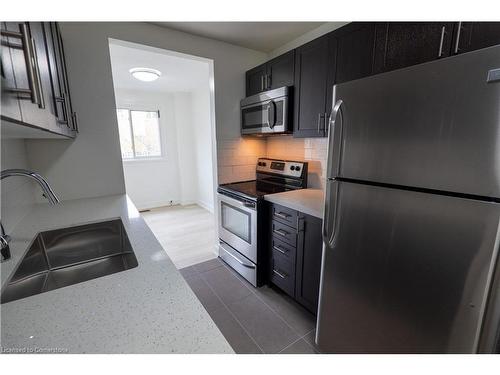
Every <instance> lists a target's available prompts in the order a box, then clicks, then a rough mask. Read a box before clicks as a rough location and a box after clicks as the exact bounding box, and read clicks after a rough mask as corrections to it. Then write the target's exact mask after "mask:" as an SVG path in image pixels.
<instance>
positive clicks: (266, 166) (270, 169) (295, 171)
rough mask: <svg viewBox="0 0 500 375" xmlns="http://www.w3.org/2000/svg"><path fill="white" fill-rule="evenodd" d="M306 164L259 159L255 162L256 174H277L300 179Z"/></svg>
mask: <svg viewBox="0 0 500 375" xmlns="http://www.w3.org/2000/svg"><path fill="white" fill-rule="evenodd" d="M305 165H307V163H306V162H301V161H288V160H275V159H259V160H258V162H257V172H267V173H277V174H280V175H283V176H290V177H301V176H302V173H303V171H304V166H305Z"/></svg>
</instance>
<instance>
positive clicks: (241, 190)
mask: <svg viewBox="0 0 500 375" xmlns="http://www.w3.org/2000/svg"><path fill="white" fill-rule="evenodd" d="M220 190H222V191H225V192H229V193H236V194H238V195H244V196H246V197H247V198H250V199H254V200H255V199H260V198H262V197H263V196H264V195H266V194H273V193H282V192H284V191H287V190H291V189H287V188H286V187H284V186H279V185H273V184H269V183H266V182H261V181H257V180H254V181H244V182H236V183H232V184H225V185H220V186H219V191H220Z"/></svg>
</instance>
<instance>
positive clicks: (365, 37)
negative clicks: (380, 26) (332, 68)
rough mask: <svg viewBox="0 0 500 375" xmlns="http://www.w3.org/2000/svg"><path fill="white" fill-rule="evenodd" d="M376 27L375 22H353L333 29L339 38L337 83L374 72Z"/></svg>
mask: <svg viewBox="0 0 500 375" xmlns="http://www.w3.org/2000/svg"><path fill="white" fill-rule="evenodd" d="M375 28H376V24H375V23H374V22H353V23H350V24H348V25H346V26H344V27H342V28H340V29H338V30H335V31H333V34H334V35H335V37H336V38H337V40H338V49H337V73H336V76H335V83H342V82H347V81H352V80H354V79H358V78H363V77H366V76H369V75H371V74H372V73H373V57H374V49H375Z"/></svg>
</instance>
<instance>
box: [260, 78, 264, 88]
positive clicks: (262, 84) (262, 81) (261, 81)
mask: <svg viewBox="0 0 500 375" xmlns="http://www.w3.org/2000/svg"><path fill="white" fill-rule="evenodd" d="M260 91H264V76H260Z"/></svg>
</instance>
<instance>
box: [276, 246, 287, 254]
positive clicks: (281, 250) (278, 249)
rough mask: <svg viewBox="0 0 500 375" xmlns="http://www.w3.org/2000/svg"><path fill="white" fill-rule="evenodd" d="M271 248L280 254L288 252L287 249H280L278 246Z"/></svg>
mask: <svg viewBox="0 0 500 375" xmlns="http://www.w3.org/2000/svg"><path fill="white" fill-rule="evenodd" d="M273 249H274V250H276V251H278V252H280V253H281V254H285V255H286V253H287V252H288V250H285V249H282V248H281V247H279V246H273Z"/></svg>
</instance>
